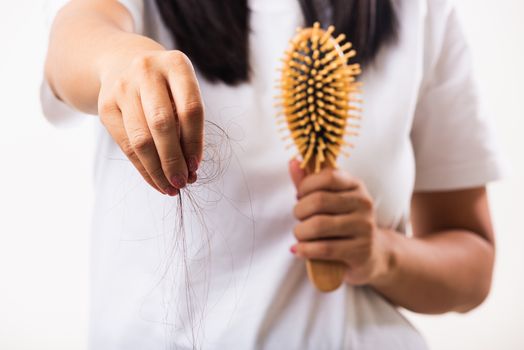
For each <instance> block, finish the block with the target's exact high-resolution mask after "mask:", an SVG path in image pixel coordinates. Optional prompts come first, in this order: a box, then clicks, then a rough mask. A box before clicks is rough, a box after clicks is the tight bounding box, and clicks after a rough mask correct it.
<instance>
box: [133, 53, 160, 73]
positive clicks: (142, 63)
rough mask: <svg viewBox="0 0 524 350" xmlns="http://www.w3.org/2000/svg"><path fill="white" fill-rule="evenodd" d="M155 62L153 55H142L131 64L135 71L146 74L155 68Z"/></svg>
mask: <svg viewBox="0 0 524 350" xmlns="http://www.w3.org/2000/svg"><path fill="white" fill-rule="evenodd" d="M153 61H154V59H153V56H151V55H140V56H138V57H136V58H135V59H133V62H132V63H131V64H132V66H133V68H134V70H135V71H138V72H139V73H145V74H146V73H148V72H150V71H151V68H152V67H153Z"/></svg>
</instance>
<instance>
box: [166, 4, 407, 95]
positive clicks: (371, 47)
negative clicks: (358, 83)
mask: <svg viewBox="0 0 524 350" xmlns="http://www.w3.org/2000/svg"><path fill="white" fill-rule="evenodd" d="M297 1H299V3H300V7H301V9H302V13H303V15H304V19H305V25H306V26H312V25H313V23H314V22H317V21H320V22H321V23H322V21H321V19H322V18H323V16H320V15H319V14H320V13H322V11H326V10H327V8H328V6H330V7H331V11H330V12H331V13H332V14H333V15H332V19H331V21H332V22H331V23H322V25H323V26H328V25H330V24H333V25H335V27H336V28H337V30H338V33H344V34H346V36H347V39H348V40H349V41H350V42H351V43H353V45H354V47H355V49H356V50H357V52H358V57H357V58H356V60H357V61H358V62H359V63H360V64H361V65H363V66H365V65H366V64H368V63H371V62H372V61H373V59H374V58H375V56H376V55H377V53H378V51H379V49H380V48H381V47H382V45H383V44H385V43H387V42H389V41H391V40H393V39H395V38H396V29H397V18H396V14H395V10H394V6H393V1H394V0H324V1H323V2H320V3H325V5H324V6H321V7H322V8H319V7H320V6H319V5H318V3H319V1H316V0H297ZM156 3H157V6H158V8H159V10H160V13H161V15H162V19H163V21H164V23H165V25H166V27H167V28H168V29H169V31H170V32H171V34H172V36H173V38H174V40H175V42H176V47H177V48H178V49H179V50H181V51H183V52H184V53H185V54H186V55H187V56H188V57H189V58H190V59H191V61H192V62H193V64H194V65H195V66H196V68H197V69H198V70H199V71H200V73H201V74H202V75H203V76H204V77H205V78H206V79H207V80H209V81H211V82H223V83H226V84H228V85H237V84H239V83H244V82H247V81H249V75H250V74H249V73H250V67H249V31H250V30H249V14H250V13H249V6H248V0H221V1H210V0H156Z"/></svg>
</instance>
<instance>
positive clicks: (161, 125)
mask: <svg viewBox="0 0 524 350" xmlns="http://www.w3.org/2000/svg"><path fill="white" fill-rule="evenodd" d="M174 126H175V120H174V118H173V117H172V116H171V114H170V113H169V110H167V109H166V108H163V107H159V108H156V109H155V110H154V111H153V112H152V113H151V129H152V130H153V131H156V132H158V133H166V132H169V131H171V130H172V129H173V128H174Z"/></svg>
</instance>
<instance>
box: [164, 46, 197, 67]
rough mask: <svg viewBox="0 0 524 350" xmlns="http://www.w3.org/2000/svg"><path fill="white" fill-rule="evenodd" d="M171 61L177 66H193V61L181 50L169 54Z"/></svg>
mask: <svg viewBox="0 0 524 350" xmlns="http://www.w3.org/2000/svg"><path fill="white" fill-rule="evenodd" d="M167 56H168V59H169V61H171V63H173V65H175V66H179V65H188V64H189V65H191V61H190V60H189V58H188V57H187V55H186V54H185V53H183V52H182V51H180V50H172V51H168V52H167Z"/></svg>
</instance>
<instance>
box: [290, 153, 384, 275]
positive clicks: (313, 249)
mask: <svg viewBox="0 0 524 350" xmlns="http://www.w3.org/2000/svg"><path fill="white" fill-rule="evenodd" d="M289 170H290V174H291V178H292V179H293V182H294V183H295V186H296V188H297V199H298V202H297V204H296V206H295V208H294V216H295V217H296V218H297V219H298V220H299V221H300V222H299V223H298V224H297V225H296V226H295V228H294V235H295V237H296V238H297V240H298V243H297V244H295V245H293V246H292V247H291V252H293V253H294V254H295V255H296V256H297V257H300V258H306V259H316V260H334V261H340V262H343V263H345V264H346V265H347V266H348V269H347V272H346V276H345V277H346V278H345V279H346V281H347V282H348V283H350V284H352V285H365V284H373V283H376V282H379V281H381V280H382V279H384V278H386V276H387V274H388V271H389V269H390V265H391V256H392V254H391V253H390V247H389V244H388V239H389V237H390V235H389V234H388V232H385V231H382V230H381V229H379V228H378V227H377V224H376V221H375V215H374V210H373V200H372V198H371V196H370V195H369V193H368V191H367V189H366V187H365V185H364V184H363V183H362V181H360V180H359V179H357V178H355V177H353V176H351V175H350V174H349V173H348V172H345V171H341V170H335V169H324V170H322V171H321V172H320V173H318V174H311V175H308V176H307V177H306V176H305V173H304V171H303V170H302V169H300V163H299V162H298V161H297V160H292V161H291V162H290V164H289Z"/></svg>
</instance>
